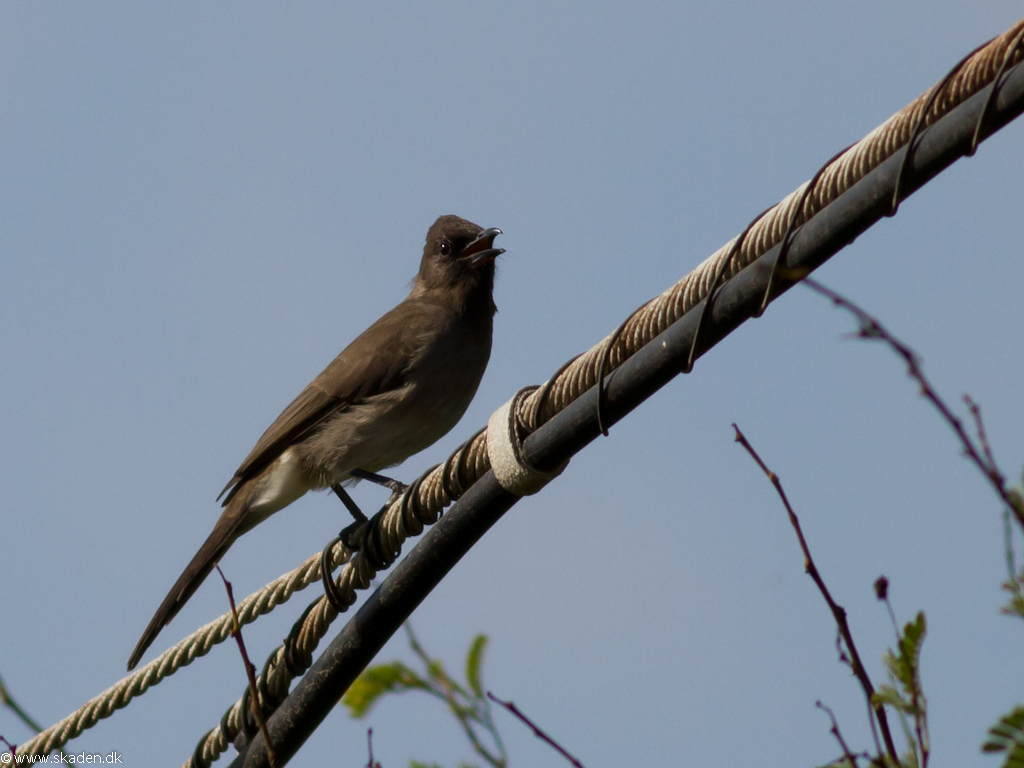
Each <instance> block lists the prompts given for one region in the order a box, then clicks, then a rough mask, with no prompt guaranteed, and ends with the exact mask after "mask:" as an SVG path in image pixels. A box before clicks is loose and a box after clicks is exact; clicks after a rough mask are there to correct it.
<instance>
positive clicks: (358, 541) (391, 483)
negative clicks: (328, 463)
mask: <svg viewBox="0 0 1024 768" xmlns="http://www.w3.org/2000/svg"><path fill="white" fill-rule="evenodd" d="M349 474H350V475H351V476H352V477H355V478H358V479H360V480H369V481H370V482H371V483H376V484H377V485H382V486H384V487H385V488H390V489H391V497H390V498H389V499H388V500H387V501H386V502H385V503H384V506H383V507H381V508H380V511H379V512H377V514H375V515H374V516H373V517H372V518H369V519H367V517H366V515H365V514H364V513H363V511H362V510H361V509H359V507H358V506H357V505H356V503H355V501H353V500H352V497H351V496H349V495H348V492H347V491H346V490H345V489H344V488H343V487H342V486H341V483H335V484H334V485H332V486H331V490H332V491H334V493H335V495H336V496H337V497H338V498H339V499H341V503H342V504H344V505H345V508H346V509H348V511H349V512H350V513H351V514H352V517H353V519H354V522H353V523H352V524H351V525H348V526H346V527H345V528H344V529H342V531H341V533H339V534H338V536H340V537H341V540H342V542H343V543H344V544H345V546H346V547H348V548H349V549H350V550H352V551H353V552H357V551H359V550H361V549H362V550H367V549H368V550H372V551H368V552H366V554H367V555H368V556H369V557H370V558H371V561H372V562H374V563H377V564H378V566H376V567H377V569H378V570H380V568H382V567H385V566H384V564H385V563H387V558H383V557H382V556H381V555H380V553H379V552H378V550H379V549H380V545H379V542H378V541H377V538H379V536H378V530H377V529H378V528H379V527H380V521H381V518H382V517H383V515H384V512H385V511H387V509H388V507H390V506H391V505H392V504H393V503H394V502H395V500H396V499H398V497H399V496H401V495H402V494H403V493H405V491H406V490H407V489H408V488H409V486H407V485H406V484H405V483H402V482H399V481H398V480H393V479H392V478H390V477H384V476H383V475H378V474H376V473H375V472H367V471H366V470H363V469H353V470H352V471H351V472H350V473H349ZM367 543H369V544H370V546H369V547H367V546H366V545H367Z"/></svg>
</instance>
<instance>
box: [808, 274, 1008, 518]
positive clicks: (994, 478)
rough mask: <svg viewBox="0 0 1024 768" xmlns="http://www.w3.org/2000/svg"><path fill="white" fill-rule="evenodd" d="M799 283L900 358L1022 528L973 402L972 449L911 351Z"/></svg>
mask: <svg viewBox="0 0 1024 768" xmlns="http://www.w3.org/2000/svg"><path fill="white" fill-rule="evenodd" d="M803 282H804V284H805V285H806V286H807V287H808V288H810V289H811V290H813V291H816V292H817V293H820V294H821V295H822V296H825V297H826V298H828V299H829V300H830V301H831V302H832V303H833V304H834V305H835V306H837V307H840V308H842V309H845V310H846V311H847V312H849V313H850V314H852V315H853V316H854V317H855V318H857V322H858V323H859V324H860V328H859V329H858V331H857V337H858V338H861V339H867V340H874V341H882V342H884V343H885V344H887V345H888V346H889V348H890V349H891V350H892V351H893V352H895V353H896V354H897V355H899V356H900V357H901V358H903V362H904V363H906V365H907V374H908V375H909V376H910V377H911V378H912V379H914V381H916V382H917V383H918V385H919V386H920V387H921V394H922V395H924V397H925V399H927V400H928V401H929V402H930V403H931V404H932V405H933V406H934V407H935V409H936V410H937V411H938V412H939V414H940V415H941V416H942V418H943V419H945V421H946V423H947V424H949V426H950V427H951V428H952V430H953V432H954V433H955V434H956V436H957V437H958V438H959V439H960V443H961V445H963V449H964V454H965V455H966V456H967V458H969V459H970V460H971V461H972V462H974V464H975V465H976V466H977V467H978V469H979V470H981V473H982V474H983V475H985V477H986V478H987V479H988V481H989V483H991V485H992V487H993V488H994V489H995V492H996V494H997V495H998V496H999V498H1000V499H1001V500H1002V502H1003V503H1004V504H1005V505H1006V506H1007V507H1008V508H1009V509H1010V510H1011V511H1012V512H1013V514H1014V516H1015V517H1016V518H1017V522H1018V524H1020V525H1021V527H1024V509H1022V508H1021V505H1020V504H1019V503H1014V500H1013V498H1011V496H1010V494H1009V491H1008V490H1007V488H1006V480H1005V478H1004V477H1003V474H1002V473H1001V472H1000V471H999V467H998V466H996V462H995V459H994V458H993V456H992V451H991V449H990V447H989V445H988V438H987V437H986V435H985V427H984V425H983V424H982V421H981V409H980V408H979V407H978V406H977V405H976V404H975V403H974V401H973V400H971V398H970V397H969V396H967V395H964V402H965V403H967V408H968V410H970V412H971V415H972V416H973V417H974V423H975V427H976V428H977V430H978V438H979V443H980V446H976V445H975V444H974V440H972V439H971V437H970V435H968V434H967V432H966V430H965V429H964V426H963V422H962V421H961V420H960V418H958V417H957V416H956V415H955V414H954V413H953V411H952V410H950V408H949V406H948V405H946V403H945V401H944V400H943V399H942V398H941V397H939V395H938V393H937V392H936V391H935V388H934V387H932V385H931V382H929V381H928V379H927V377H926V376H925V375H924V371H922V370H921V362H920V359H919V358H918V356H917V353H916V352H914V350H912V349H911V348H910V347H908V346H907V345H906V344H904V343H903V342H902V341H900V340H899V339H897V338H896V337H895V336H893V335H892V334H891V333H890V332H889V331H888V330H887V329H886V328H885V326H883V325H882V324H881V323H880V322H879V321H878V320H877V319H876V318H875V317H873V316H872V315H869V314H868V313H867V312H865V311H864V310H863V309H861V308H860V307H859V306H857V305H856V304H854V303H853V302H852V301H850V300H849V299H847V298H846V297H845V296H843V295H841V294H839V293H836V292H835V291H833V290H832V289H831V288H826V287H825V286H824V285H822V284H821V283H819V282H818V281H816V280H814V279H812V278H809V277H808V278H805V279H804V281H803Z"/></svg>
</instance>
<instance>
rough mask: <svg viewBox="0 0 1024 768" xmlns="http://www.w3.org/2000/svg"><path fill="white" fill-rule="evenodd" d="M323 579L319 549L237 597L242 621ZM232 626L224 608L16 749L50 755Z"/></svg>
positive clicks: (335, 561) (344, 554) (341, 550)
mask: <svg viewBox="0 0 1024 768" xmlns="http://www.w3.org/2000/svg"><path fill="white" fill-rule="evenodd" d="M350 554H351V553H350V552H349V551H348V550H347V549H345V547H343V546H340V545H339V546H337V547H335V548H334V551H333V552H332V557H331V562H332V566H333V567H335V568H336V567H338V566H339V565H341V564H342V563H344V562H346V561H347V560H348V559H349V557H350ZM319 579H320V554H319V553H318V554H317V555H315V556H313V557H310V558H309V559H308V560H306V562H304V563H303V564H302V565H301V566H299V567H298V568H296V569H295V570H293V571H291V572H290V573H286V574H285V575H283V576H281V577H279V578H277V579H275V580H274V581H272V582H270V583H269V584H267V585H266V586H265V587H263V588H262V589H260V590H258V591H256V592H254V593H253V594H251V595H249V596H248V597H247V598H245V600H243V601H242V602H241V603H239V604H238V620H239V622H240V623H241V624H243V625H244V624H251V623H252V622H254V621H255V620H256V619H257V618H259V617H260V616H262V615H264V614H267V613H270V612H271V611H272V610H274V608H276V607H277V606H278V605H280V604H281V603H284V602H286V601H287V600H288V599H289V598H290V597H291V596H292V595H293V594H294V593H295V592H298V591H299V590H302V589H305V588H306V587H308V586H309V585H310V584H313V583H314V582H317V581H319ZM233 627H234V617H233V616H232V615H231V613H225V614H224V615H223V616H221V617H220V618H219V619H216V620H214V621H211V622H210V623H209V624H206V625H205V626H203V627H200V628H199V629H197V630H196V631H195V632H193V633H192V634H191V635H189V636H188V637H186V638H185V639H184V640H182V641H181V642H179V643H178V644H177V645H174V646H172V647H170V648H168V649H167V650H166V651H164V652H163V653H162V654H160V655H159V656H158V657H157V658H155V659H153V661H151V662H149V664H147V665H146V666H144V667H141V668H140V669H137V670H135V672H133V673H132V674H130V675H128V676H127V677H125V678H123V679H122V680H120V681H119V682H118V683H116V684H115V685H112V686H111V687H110V688H108V689H107V690H105V691H104V692H103V693H101V694H100V695H99V696H96V697H95V698H93V699H91V700H90V701H88V702H86V703H85V704H84V705H83V706H82V707H80V708H79V709H78V710H77V711H76V712H74V713H72V714H70V715H68V716H67V717H65V718H64V719H63V720H60V721H59V722H57V723H55V724H54V725H52V726H50V727H49V728H47V729H46V730H44V731H42V732H40V733H38V734H37V735H36V736H34V737H33V738H32V739H30V740H28V741H26V742H24V743H23V744H21V745H19V746H18V754H19V755H46V754H49V753H50V752H51V751H53V750H55V749H59V748H61V747H62V746H64V745H65V744H67V742H68V741H70V740H71V739H73V738H75V737H76V736H78V735H80V734H81V733H82V732H83V731H86V730H88V729H89V728H92V727H93V726H94V725H96V723H98V722H99V721H100V720H103V719H104V718H107V717H110V716H111V715H112V714H114V712H116V711H117V710H119V709H122V708H123V707H126V706H127V705H128V703H129V702H130V701H131V700H132V699H134V698H135V697H136V696H141V695H142V694H143V693H145V692H146V691H147V690H148V689H149V688H151V687H152V686H154V685H156V684H157V683H159V682H160V681H161V680H163V679H164V678H165V677H169V676H170V675H172V674H174V673H175V672H177V671H178V670H179V669H181V668H182V667H185V666H188V665H189V664H191V663H192V662H193V661H195V660H196V659H198V658H199V657H200V656H205V655H206V654H207V653H209V652H210V650H211V649H212V648H213V646H215V645H217V644H218V643H222V642H224V641H225V640H226V639H228V638H229V637H231V630H232V628H233Z"/></svg>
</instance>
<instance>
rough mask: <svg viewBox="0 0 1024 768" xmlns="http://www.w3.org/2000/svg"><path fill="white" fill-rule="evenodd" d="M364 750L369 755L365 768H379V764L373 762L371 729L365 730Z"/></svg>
mask: <svg viewBox="0 0 1024 768" xmlns="http://www.w3.org/2000/svg"><path fill="white" fill-rule="evenodd" d="M366 750H367V751H368V752H369V753H370V759H369V760H367V761H366V768H381V766H380V763H375V762H373V728H367V729H366Z"/></svg>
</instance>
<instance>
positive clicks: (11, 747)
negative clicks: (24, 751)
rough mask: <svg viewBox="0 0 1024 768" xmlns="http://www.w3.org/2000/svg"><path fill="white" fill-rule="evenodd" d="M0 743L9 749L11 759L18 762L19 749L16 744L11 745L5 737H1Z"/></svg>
mask: <svg viewBox="0 0 1024 768" xmlns="http://www.w3.org/2000/svg"><path fill="white" fill-rule="evenodd" d="M0 741H2V742H3V743H4V746H5V747H7V751H8V752H10V753H11V759H12V760H14V761H15V762H17V760H18V747H17V745H16V744H11V742H9V741H8V740H7V739H5V738H4V737H3V736H0ZM4 762H6V761H4Z"/></svg>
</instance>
